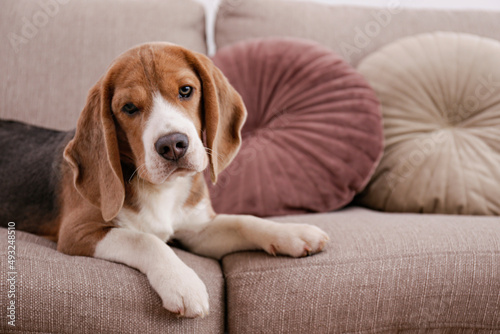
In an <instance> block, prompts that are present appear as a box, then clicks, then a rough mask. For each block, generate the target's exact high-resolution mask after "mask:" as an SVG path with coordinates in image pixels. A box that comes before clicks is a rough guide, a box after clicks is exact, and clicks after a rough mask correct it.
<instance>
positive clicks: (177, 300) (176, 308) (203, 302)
mask: <svg viewBox="0 0 500 334" xmlns="http://www.w3.org/2000/svg"><path fill="white" fill-rule="evenodd" d="M150 281H151V285H152V286H153V287H154V288H155V290H156V292H158V294H159V295H160V298H161V300H162V302H163V307H165V308H166V309H167V310H169V311H170V312H172V313H174V314H177V315H178V316H180V317H187V318H196V317H202V318H203V317H204V316H206V315H208V293H207V289H206V287H205V284H204V283H203V282H202V280H201V279H200V278H199V277H198V275H196V273H195V272H194V271H193V269H191V268H189V267H188V266H186V265H183V266H180V267H176V268H162V269H161V270H159V271H158V272H156V273H155V274H154V275H152V277H150Z"/></svg>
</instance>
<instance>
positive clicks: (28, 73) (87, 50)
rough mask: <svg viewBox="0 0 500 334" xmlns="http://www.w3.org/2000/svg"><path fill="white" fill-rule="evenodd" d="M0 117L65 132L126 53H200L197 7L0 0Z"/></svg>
mask: <svg viewBox="0 0 500 334" xmlns="http://www.w3.org/2000/svg"><path fill="white" fill-rule="evenodd" d="M1 6H2V7H1V8H2V9H1V10H0V31H1V32H2V36H3V39H2V48H0V73H1V74H2V80H1V81H0V118H10V119H16V120H21V121H25V122H29V123H32V124H37V125H42V126H46V127H51V128H57V129H62V130H68V129H72V128H74V127H75V125H76V120H77V118H78V115H79V114H80V112H81V111H82V108H83V106H84V103H85V100H86V98H87V92H88V91H89V89H90V88H91V87H92V86H93V85H94V84H95V82H96V81H97V80H98V79H99V78H100V76H101V75H102V74H104V72H105V71H106V68H107V67H108V66H109V65H110V63H111V61H112V60H113V59H114V58H115V57H117V56H118V55H119V54H120V53H122V52H124V51H126V50H127V49H129V48H130V47H132V46H134V45H136V44H140V43H145V42H150V41H168V42H173V43H178V44H181V45H183V46H186V47H188V48H190V49H192V50H194V51H199V52H206V43H205V19H204V11H203V6H202V5H201V4H199V3H196V2H194V1H187V0H183V1H179V0H144V1H136V0H107V1H101V0H71V1H70V0H44V1H35V0H2V5H1Z"/></svg>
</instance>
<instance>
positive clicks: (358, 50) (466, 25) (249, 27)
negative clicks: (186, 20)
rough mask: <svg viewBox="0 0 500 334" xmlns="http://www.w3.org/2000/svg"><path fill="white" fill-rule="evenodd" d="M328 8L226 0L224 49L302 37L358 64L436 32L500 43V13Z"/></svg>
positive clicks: (218, 29) (220, 42)
mask: <svg viewBox="0 0 500 334" xmlns="http://www.w3.org/2000/svg"><path fill="white" fill-rule="evenodd" d="M386 3H387V5H386V6H384V7H379V8H377V7H362V6H348V5H328V4H321V3H317V2H314V1H296V0H293V1H291V0H222V2H221V5H220V7H219V12H218V14H217V18H216V25H215V44H216V46H217V47H218V48H221V47H224V46H226V45H230V44H233V43H236V42H239V41H242V40H244V39H249V38H256V37H270V36H290V37H301V38H307V39H311V40H314V41H317V42H319V43H321V44H323V45H325V46H327V47H328V48H330V49H332V50H334V51H336V52H337V53H338V54H339V55H341V56H342V57H343V58H344V59H345V60H347V61H348V62H350V63H351V64H353V65H357V64H358V62H359V61H360V60H361V59H362V58H364V57H365V56H366V55H368V54H370V53H371V52H373V51H375V50H377V49H379V48H380V47H381V46H382V45H385V44H387V43H390V42H392V41H394V40H396V39H399V38H401V37H404V36H409V35H414V34H418V33H424V32H433V31H436V30H446V31H457V32H466V33H471V34H477V35H481V36H485V37H491V38H495V39H498V40H500V29H498V22H500V12H495V11H474V10H467V11H464V10H435V9H430V10H428V9H415V8H404V7H402V5H401V4H402V3H404V2H403V1H386Z"/></svg>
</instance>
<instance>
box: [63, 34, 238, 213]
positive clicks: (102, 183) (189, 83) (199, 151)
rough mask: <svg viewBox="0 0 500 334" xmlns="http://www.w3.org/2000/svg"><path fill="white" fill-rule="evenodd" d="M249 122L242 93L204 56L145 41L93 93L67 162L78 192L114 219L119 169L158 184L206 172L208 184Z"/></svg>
mask: <svg viewBox="0 0 500 334" xmlns="http://www.w3.org/2000/svg"><path fill="white" fill-rule="evenodd" d="M245 117H246V111H245V107H244V105H243V102H242V100H241V97H240V96H239V94H238V93H237V92H236V91H235V90H234V89H233V88H232V86H231V85H230V84H229V83H228V81H227V79H226V78H225V77H224V75H223V74H222V73H221V72H220V71H219V70H218V69H217V68H216V67H215V66H214V65H213V63H212V61H211V60H210V59H208V58H207V57H206V56H204V55H202V54H199V53H195V52H191V51H189V50H187V49H185V48H182V47H180V46H176V45H173V44H169V43H149V44H144V45H140V46H138V47H135V48H133V49H131V50H129V51H127V52H125V53H124V54H122V55H121V56H119V57H118V58H117V59H115V61H114V62H113V63H112V65H111V66H110V67H109V69H108V71H107V72H106V73H105V74H104V75H103V76H102V77H101V79H100V80H99V81H98V82H97V84H96V85H95V86H94V87H93V88H92V89H91V90H90V92H89V95H88V99H87V103H86V105H85V107H84V109H83V111H82V113H81V115H80V118H79V120H78V124H77V128H76V133H75V137H74V138H73V139H72V140H71V141H70V142H69V144H68V145H67V146H66V149H65V152H64V157H65V159H66V161H68V163H69V164H70V166H71V167H72V170H73V173H74V181H75V187H76V188H77V190H78V192H79V193H80V194H81V195H82V196H83V197H85V198H86V199H87V200H89V201H90V202H91V203H92V204H94V205H95V206H97V207H99V208H100V209H101V211H102V215H103V218H104V219H105V220H106V221H109V220H111V219H113V218H114V217H115V216H116V215H117V214H118V212H119V210H120V209H121V207H122V206H123V202H124V198H125V186H124V177H123V171H122V165H124V166H130V167H131V168H132V169H133V170H134V176H135V177H138V178H141V179H142V181H144V182H149V183H152V184H161V183H164V182H168V181H171V180H172V179H174V178H176V177H178V176H185V175H191V174H195V173H198V172H201V171H203V170H204V169H205V168H206V167H207V165H210V173H211V178H212V182H214V183H215V182H216V180H217V175H218V174H219V173H220V172H221V171H222V170H223V169H224V168H225V167H226V166H227V165H228V164H229V163H230V162H231V160H232V159H233V158H234V157H235V155H236V153H237V151H238V149H239V146H240V142H241V136H240V131H241V127H242V126H243V123H244V120H245Z"/></svg>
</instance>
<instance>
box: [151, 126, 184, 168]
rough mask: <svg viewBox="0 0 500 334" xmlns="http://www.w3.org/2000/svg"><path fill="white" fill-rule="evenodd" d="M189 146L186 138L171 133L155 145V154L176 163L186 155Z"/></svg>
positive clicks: (180, 134)
mask: <svg viewBox="0 0 500 334" xmlns="http://www.w3.org/2000/svg"><path fill="white" fill-rule="evenodd" d="M188 146H189V140H188V137H187V136H186V135H185V134H182V133H171V134H169V135H166V136H163V137H161V138H160V139H158V141H157V142H156V143H155V148H156V152H158V154H159V155H161V156H162V157H164V158H165V159H167V160H171V161H177V160H179V159H180V158H182V157H183V156H184V154H186V152H187V149H188Z"/></svg>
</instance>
